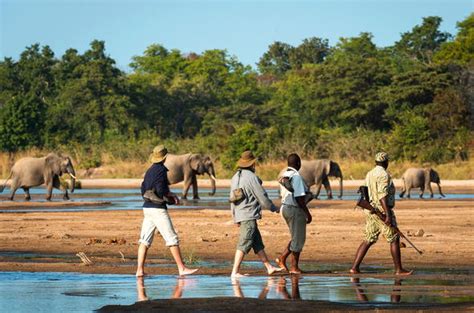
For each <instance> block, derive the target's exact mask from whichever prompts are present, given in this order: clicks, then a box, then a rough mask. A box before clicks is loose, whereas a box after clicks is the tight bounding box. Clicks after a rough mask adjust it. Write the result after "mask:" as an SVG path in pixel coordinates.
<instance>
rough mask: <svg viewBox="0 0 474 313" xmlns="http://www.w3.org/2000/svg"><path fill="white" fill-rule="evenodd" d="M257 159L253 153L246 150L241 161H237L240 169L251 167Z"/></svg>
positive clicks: (241, 156)
mask: <svg viewBox="0 0 474 313" xmlns="http://www.w3.org/2000/svg"><path fill="white" fill-rule="evenodd" d="M256 161H257V158H256V157H255V156H254V155H253V153H252V151H250V150H246V151H244V152H243V153H242V154H241V155H240V159H239V160H238V161H237V166H238V167H251V166H252V165H253V164H255V162H256Z"/></svg>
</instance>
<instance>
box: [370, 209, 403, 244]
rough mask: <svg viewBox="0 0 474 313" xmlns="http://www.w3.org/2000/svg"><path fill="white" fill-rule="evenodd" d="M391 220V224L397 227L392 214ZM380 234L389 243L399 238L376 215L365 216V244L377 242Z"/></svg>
mask: <svg viewBox="0 0 474 313" xmlns="http://www.w3.org/2000/svg"><path fill="white" fill-rule="evenodd" d="M392 220H393V224H394V225H397V219H396V217H395V214H393V213H392ZM380 234H382V235H383V236H384V237H385V239H387V241H388V242H389V243H392V242H394V241H395V240H396V239H397V238H398V236H399V235H398V234H397V232H396V231H395V230H394V229H393V228H392V227H389V226H387V225H385V223H384V222H383V221H382V220H381V219H380V218H379V217H378V216H377V215H376V214H366V223H365V231H364V239H365V240H366V241H367V242H377V240H378V238H379V235H380Z"/></svg>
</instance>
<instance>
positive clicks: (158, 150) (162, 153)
mask: <svg viewBox="0 0 474 313" xmlns="http://www.w3.org/2000/svg"><path fill="white" fill-rule="evenodd" d="M167 156H168V150H167V149H166V148H165V146H163V145H159V146H156V147H155V148H153V152H152V153H151V154H150V162H151V163H160V162H162V161H163V160H164V159H166V157H167Z"/></svg>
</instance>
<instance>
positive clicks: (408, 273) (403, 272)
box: [395, 269, 414, 276]
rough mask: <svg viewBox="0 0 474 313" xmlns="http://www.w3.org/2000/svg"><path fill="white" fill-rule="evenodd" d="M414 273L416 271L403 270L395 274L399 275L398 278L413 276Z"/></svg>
mask: <svg viewBox="0 0 474 313" xmlns="http://www.w3.org/2000/svg"><path fill="white" fill-rule="evenodd" d="M413 272H414V270H411V271H407V270H404V269H402V270H400V271H397V272H395V275H397V276H409V275H411V274H413Z"/></svg>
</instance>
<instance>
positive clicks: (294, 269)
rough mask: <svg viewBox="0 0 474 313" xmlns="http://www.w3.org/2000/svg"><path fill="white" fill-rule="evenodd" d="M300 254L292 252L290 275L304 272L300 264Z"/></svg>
mask: <svg viewBox="0 0 474 313" xmlns="http://www.w3.org/2000/svg"><path fill="white" fill-rule="evenodd" d="M300 253H301V252H294V251H291V266H290V274H297V275H299V274H301V273H303V271H302V270H301V269H300V268H299V262H300Z"/></svg>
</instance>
